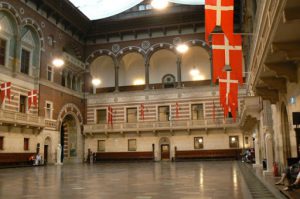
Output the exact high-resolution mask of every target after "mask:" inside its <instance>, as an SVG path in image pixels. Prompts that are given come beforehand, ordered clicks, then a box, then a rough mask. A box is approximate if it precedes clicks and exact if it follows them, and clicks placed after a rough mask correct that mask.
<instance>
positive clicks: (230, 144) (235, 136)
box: [229, 135, 240, 149]
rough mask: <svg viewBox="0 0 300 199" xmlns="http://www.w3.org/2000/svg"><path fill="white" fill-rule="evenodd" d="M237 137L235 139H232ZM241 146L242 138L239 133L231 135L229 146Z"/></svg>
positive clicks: (234, 147)
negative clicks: (240, 138)
mask: <svg viewBox="0 0 300 199" xmlns="http://www.w3.org/2000/svg"><path fill="white" fill-rule="evenodd" d="M233 138H235V141H233V140H232V139H233ZM239 147H240V140H239V136H238V135H230V136H229V148H230V149H238V148H239Z"/></svg>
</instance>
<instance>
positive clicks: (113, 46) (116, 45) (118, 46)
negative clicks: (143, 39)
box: [111, 44, 120, 53]
mask: <svg viewBox="0 0 300 199" xmlns="http://www.w3.org/2000/svg"><path fill="white" fill-rule="evenodd" d="M111 50H112V51H113V52H114V53H117V52H119V50H120V45H119V44H114V45H112V47H111Z"/></svg>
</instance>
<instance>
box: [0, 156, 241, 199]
mask: <svg viewBox="0 0 300 199" xmlns="http://www.w3.org/2000/svg"><path fill="white" fill-rule="evenodd" d="M239 175H240V174H239V170H238V166H237V165H236V163H235V162H231V161H225V162H223V161H207V162H177V163H172V162H158V163H104V164H95V165H64V166H62V167H60V166H48V167H35V168H19V169H1V170H0V198H1V199H2V198H3V199H10V198H12V199H17V198H26V199H31V198H32V199H34V198H39V199H40V198H41V199H48V198H49V199H50V198H51V199H54V198H61V199H69V198H70V199H79V198H80V199H81V198H84V199H94V198H95V199H102V198H103V199H119V198H120V199H168V198H170V199H196V198H203V199H221V198H222V199H224V198H226V199H234V198H237V199H242V198H243V194H242V192H243V190H241V187H242V186H241V180H240V177H239Z"/></svg>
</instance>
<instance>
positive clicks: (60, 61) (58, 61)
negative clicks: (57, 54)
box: [52, 58, 65, 68]
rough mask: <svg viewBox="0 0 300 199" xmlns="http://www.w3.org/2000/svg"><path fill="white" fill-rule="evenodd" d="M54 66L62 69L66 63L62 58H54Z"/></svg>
mask: <svg viewBox="0 0 300 199" xmlns="http://www.w3.org/2000/svg"><path fill="white" fill-rule="evenodd" d="M52 64H53V66H55V67H57V68H60V67H62V66H63V65H64V64H65V61H64V60H63V59H61V58H54V59H53V60H52Z"/></svg>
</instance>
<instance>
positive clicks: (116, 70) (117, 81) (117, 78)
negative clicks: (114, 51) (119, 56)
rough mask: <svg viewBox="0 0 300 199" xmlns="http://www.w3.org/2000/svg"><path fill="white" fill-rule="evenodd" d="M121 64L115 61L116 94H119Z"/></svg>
mask: <svg viewBox="0 0 300 199" xmlns="http://www.w3.org/2000/svg"><path fill="white" fill-rule="evenodd" d="M119 68H120V65H119V62H118V61H115V92H119Z"/></svg>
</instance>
